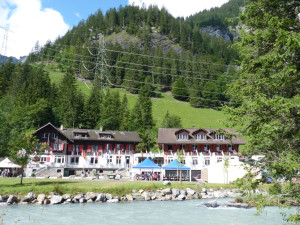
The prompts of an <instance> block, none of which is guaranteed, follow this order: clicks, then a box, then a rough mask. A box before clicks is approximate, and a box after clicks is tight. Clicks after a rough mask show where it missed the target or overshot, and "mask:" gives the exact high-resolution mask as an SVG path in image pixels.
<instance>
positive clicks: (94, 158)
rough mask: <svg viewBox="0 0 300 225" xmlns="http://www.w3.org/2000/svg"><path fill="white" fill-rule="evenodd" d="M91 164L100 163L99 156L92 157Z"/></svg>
mask: <svg viewBox="0 0 300 225" xmlns="http://www.w3.org/2000/svg"><path fill="white" fill-rule="evenodd" d="M90 163H91V164H97V163H98V158H97V157H91V161H90Z"/></svg>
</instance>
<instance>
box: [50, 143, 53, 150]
mask: <svg viewBox="0 0 300 225" xmlns="http://www.w3.org/2000/svg"><path fill="white" fill-rule="evenodd" d="M50 150H53V143H52V142H51V143H50Z"/></svg>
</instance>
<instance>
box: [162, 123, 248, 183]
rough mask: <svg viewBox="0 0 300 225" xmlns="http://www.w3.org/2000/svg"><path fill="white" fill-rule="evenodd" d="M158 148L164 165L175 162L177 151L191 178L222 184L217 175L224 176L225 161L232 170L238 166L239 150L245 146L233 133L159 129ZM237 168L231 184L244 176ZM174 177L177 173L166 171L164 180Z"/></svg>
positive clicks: (210, 130)
mask: <svg viewBox="0 0 300 225" xmlns="http://www.w3.org/2000/svg"><path fill="white" fill-rule="evenodd" d="M158 144H159V148H160V149H161V150H162V152H163V155H162V157H163V159H164V165H166V164H168V163H170V162H172V161H173V160H174V159H177V158H178V157H179V156H178V151H181V150H183V154H181V158H182V160H183V164H184V165H185V166H187V167H189V168H190V174H189V175H190V176H191V177H193V178H196V177H197V178H201V179H202V180H203V181H206V182H213V183H218V182H219V183H222V182H223V181H221V180H222V179H223V178H222V176H220V174H222V173H223V172H222V171H223V163H224V161H225V158H227V159H229V164H230V167H232V168H234V165H236V166H237V165H240V164H241V162H240V161H239V152H238V151H239V146H240V145H245V144H246V143H245V141H244V140H243V139H242V137H240V136H239V135H238V134H237V132H236V131H235V130H233V129H202V128H200V129H197V128H189V129H187V128H159V129H158ZM232 168H231V169H232ZM237 168H238V167H235V169H232V170H233V172H231V173H230V176H231V177H230V181H233V180H235V179H236V178H238V177H242V176H243V175H244V172H245V171H241V170H240V169H237ZM216 171H217V172H216ZM174 173H176V171H167V170H166V171H165V174H166V176H170V175H172V174H173V175H174ZM220 179H221V180H220Z"/></svg>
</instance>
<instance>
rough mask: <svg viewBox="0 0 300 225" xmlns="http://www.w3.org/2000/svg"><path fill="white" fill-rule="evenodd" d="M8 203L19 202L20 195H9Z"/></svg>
mask: <svg viewBox="0 0 300 225" xmlns="http://www.w3.org/2000/svg"><path fill="white" fill-rule="evenodd" d="M6 203H7V204H14V203H18V197H17V196H15V195H9V196H8V199H7V201H6Z"/></svg>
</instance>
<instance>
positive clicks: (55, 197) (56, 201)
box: [50, 195, 63, 205]
mask: <svg viewBox="0 0 300 225" xmlns="http://www.w3.org/2000/svg"><path fill="white" fill-rule="evenodd" d="M50 201H51V205H55V204H60V203H62V201H63V197H62V196H60V195H53V196H52V198H51V199H50Z"/></svg>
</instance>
